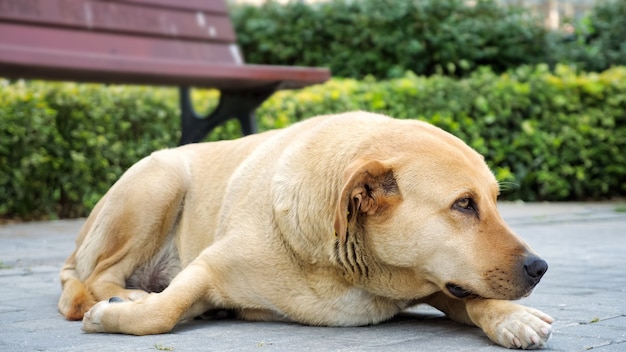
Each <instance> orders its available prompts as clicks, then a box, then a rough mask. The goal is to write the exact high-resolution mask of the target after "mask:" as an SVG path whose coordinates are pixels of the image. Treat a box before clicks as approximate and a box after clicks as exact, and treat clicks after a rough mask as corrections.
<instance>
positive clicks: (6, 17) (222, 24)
mask: <svg viewBox="0 0 626 352" xmlns="http://www.w3.org/2000/svg"><path fill="white" fill-rule="evenodd" d="M2 1H18V0H2ZM19 1H23V0H19ZM152 1H155V0H152ZM144 2H145V3H148V2H150V1H147V0H145V1H144ZM144 2H141V1H131V2H128V1H126V2H121V1H118V2H112V1H92V0H28V1H26V2H22V3H20V4H12V3H7V4H3V3H2V6H0V21H11V22H16V23H30V24H36V25H40V26H65V27H72V28H76V29H83V30H85V31H90V32H93V31H111V32H121V33H130V34H135V35H151V36H162V37H180V38H188V39H196V40H204V41H223V42H235V41H236V36H235V32H234V30H233V27H232V25H231V23H230V18H229V17H228V14H221V15H219V14H205V13H203V12H200V11H191V10H184V9H183V10H172V9H163V8H154V7H149V6H146V4H145V3H144ZM169 3H177V2H176V1H171V0H170V1H169ZM204 3H210V4H220V3H221V2H211V1H208V2H204Z"/></svg>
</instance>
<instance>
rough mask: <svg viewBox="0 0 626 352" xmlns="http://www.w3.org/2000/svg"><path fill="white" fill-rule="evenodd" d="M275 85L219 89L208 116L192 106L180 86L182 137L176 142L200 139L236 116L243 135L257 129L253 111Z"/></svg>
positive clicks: (187, 94) (183, 88)
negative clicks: (218, 96) (217, 96)
mask: <svg viewBox="0 0 626 352" xmlns="http://www.w3.org/2000/svg"><path fill="white" fill-rule="evenodd" d="M276 88H277V85H272V86H270V87H263V88H258V89H250V90H243V91H242V90H238V91H229V90H222V91H221V92H220V101H219V103H218V104H217V107H216V108H215V110H213V112H211V113H210V114H209V115H208V116H206V117H204V116H200V115H198V113H197V112H196V111H195V109H194V108H193V104H192V102H191V92H190V89H189V87H181V88H180V112H181V119H182V136H181V138H180V145H183V144H188V143H197V142H200V141H202V140H203V139H204V138H205V137H206V136H207V135H208V134H209V132H211V130H212V129H213V128H215V127H216V126H218V125H220V124H222V123H224V122H226V121H227V120H230V119H232V118H236V119H237V120H239V123H240V125H241V131H242V133H243V134H244V135H248V134H252V133H255V132H256V131H257V127H256V119H255V116H254V111H255V110H256V109H257V108H258V107H259V106H260V105H261V104H262V103H263V102H264V101H265V100H266V99H267V98H269V97H270V96H271V95H272V94H273V93H274V91H275V90H276Z"/></svg>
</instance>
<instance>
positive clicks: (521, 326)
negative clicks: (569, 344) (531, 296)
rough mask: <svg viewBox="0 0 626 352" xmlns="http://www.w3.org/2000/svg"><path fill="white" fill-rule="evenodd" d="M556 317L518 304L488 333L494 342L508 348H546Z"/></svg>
mask: <svg viewBox="0 0 626 352" xmlns="http://www.w3.org/2000/svg"><path fill="white" fill-rule="evenodd" d="M553 321H554V319H552V317H550V316H549V315H547V314H545V313H542V312H540V311H538V310H536V309H532V308H528V307H523V306H517V309H515V310H514V311H512V312H510V313H509V314H507V315H506V316H504V317H503V319H502V320H500V321H498V322H496V324H495V326H494V328H493V330H492V331H491V333H489V332H487V334H488V335H492V334H493V335H494V336H489V337H490V338H491V339H492V340H493V341H494V342H496V343H498V344H500V345H502V346H504V347H507V348H523V349H525V350H526V349H528V350H530V349H537V348H544V347H546V344H547V342H548V340H549V339H550V337H551V335H552V326H551V325H550V324H552V322H553Z"/></svg>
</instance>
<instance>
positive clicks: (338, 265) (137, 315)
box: [59, 112, 553, 348]
mask: <svg viewBox="0 0 626 352" xmlns="http://www.w3.org/2000/svg"><path fill="white" fill-rule="evenodd" d="M497 196H498V183H497V182H496V180H495V178H494V176H493V175H492V173H491V172H490V170H489V169H488V167H487V166H486V164H485V162H484V160H483V158H482V156H480V155H479V154H478V153H476V152H475V151H474V150H472V149H471V148H469V147H468V146H467V145H466V144H464V143H463V142H462V141H461V140H459V139H458V138H456V137H454V136H452V135H451V134H448V133H446V132H444V131H443V130H441V129H438V128H436V127H434V126H431V125H429V124H427V123H423V122H419V121H410V120H395V119H391V118H389V117H386V116H381V115H376V114H370V113H365V112H353V113H346V114H341V115H329V116H322V117H317V118H312V119H310V120H307V121H304V122H301V123H298V124H295V125H293V126H291V127H289V128H286V129H283V130H276V131H271V132H266V133H262V134H257V135H252V136H248V137H245V138H241V139H239V140H234V141H222V142H215V143H201V144H193V145H188V146H183V147H179V148H175V149H169V150H163V151H159V152H156V153H154V154H152V155H151V156H149V157H147V158H145V159H143V160H141V161H140V162H138V163H137V164H135V165H134V166H133V167H131V168H130V169H129V170H128V171H127V172H126V173H125V174H124V175H123V176H122V177H121V178H120V180H119V181H118V182H117V183H116V184H115V185H114V186H113V187H112V188H111V189H110V190H109V191H108V192H107V194H106V195H105V196H104V197H103V198H102V200H100V202H99V203H98V204H97V206H96V207H95V209H94V210H93V212H92V213H91V215H90V216H89V218H88V219H87V221H86V223H85V225H84V226H83V228H82V230H81V232H80V234H79V236H78V239H77V248H76V250H75V252H74V253H73V254H72V255H71V256H70V257H69V258H68V259H67V261H66V263H65V266H64V267H63V269H62V271H61V281H62V285H63V293H62V295H61V298H60V300H59V310H60V311H61V313H63V314H64V315H65V317H66V318H67V319H71V320H79V319H83V329H84V330H85V331H87V332H117V333H125V334H135V335H144V334H158V333H164V332H167V331H169V330H171V329H172V328H173V327H174V325H176V324H177V323H178V322H181V321H183V320H186V319H189V318H192V317H194V316H197V315H200V314H202V313H203V312H205V311H208V310H212V309H227V310H233V311H235V312H236V314H237V315H238V316H239V317H241V318H242V319H250V320H288V321H295V322H300V323H302V324H310V325H326V326H356V325H366V324H376V323H378V322H381V321H384V320H386V319H389V318H391V317H393V316H394V315H396V314H398V313H399V312H400V311H402V310H403V309H405V308H407V307H411V306H413V305H416V304H419V303H427V304H430V305H432V306H434V307H436V308H437V309H440V310H441V311H443V312H445V313H446V314H447V315H448V316H449V317H450V318H452V319H454V320H456V321H459V322H462V323H466V324H472V325H477V326H479V327H480V328H482V329H483V331H484V332H485V333H486V334H487V336H489V338H490V339H491V340H493V341H494V342H496V343H498V344H500V345H502V346H505V347H518V348H540V347H543V346H545V344H546V342H547V340H548V338H549V337H550V334H551V325H550V324H551V323H552V321H553V320H552V318H550V317H549V316H547V315H546V314H544V313H542V312H539V311H537V310H535V309H531V308H527V307H524V306H521V305H518V304H515V303H512V302H510V301H509V300H515V299H519V298H521V297H524V296H527V295H529V294H530V292H531V291H532V290H533V288H534V287H535V285H536V284H537V283H538V282H539V280H540V279H541V277H542V275H543V274H544V273H545V271H546V270H547V264H546V262H545V261H543V260H542V259H541V258H539V257H538V256H537V255H536V254H535V253H534V252H533V251H532V250H531V249H530V247H529V246H528V245H527V244H526V243H525V242H524V241H523V240H521V239H520V238H518V237H517V236H516V235H515V234H514V233H513V231H512V230H511V229H510V228H509V227H508V226H507V225H506V224H505V222H504V221H503V220H502V218H501V217H500V215H499V213H498V211H497V209H496V198H497ZM148 292H150V293H148ZM97 301H101V302H99V303H97V304H96V302H97Z"/></svg>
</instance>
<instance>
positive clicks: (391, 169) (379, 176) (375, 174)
mask: <svg viewBox="0 0 626 352" xmlns="http://www.w3.org/2000/svg"><path fill="white" fill-rule="evenodd" d="M383 137H385V136H384V134H383ZM387 137H389V138H387V139H385V140H382V141H378V142H377V143H376V145H375V146H374V147H372V148H370V149H368V150H367V151H366V152H363V153H361V155H360V157H359V158H358V159H357V160H354V161H353V162H352V163H351V164H350V165H349V166H348V168H347V169H346V171H345V183H344V185H343V188H342V191H341V195H340V199H339V201H338V202H337V204H338V205H337V209H336V213H335V223H334V227H335V231H336V235H337V243H338V244H337V249H336V253H337V257H338V258H339V259H338V260H339V261H340V262H342V263H343V265H344V266H345V267H347V268H349V269H350V270H351V271H353V272H355V273H357V274H359V275H361V276H362V277H363V276H365V277H366V279H368V280H369V281H368V280H366V282H369V284H371V285H373V286H377V288H375V289H376V290H380V291H381V293H383V291H384V293H388V294H389V295H391V296H395V297H397V298H401V297H404V298H411V297H410V296H411V295H412V294H414V295H415V296H416V297H417V296H419V295H421V294H424V293H428V292H434V291H438V290H441V291H444V292H445V293H446V294H447V295H449V296H451V297H456V298H465V297H471V296H479V297H485V298H496V299H518V298H520V297H523V296H526V295H528V294H530V292H531V291H532V289H533V288H534V287H535V285H536V284H537V283H538V282H539V280H540V279H541V277H542V276H543V274H544V273H545V272H546V270H547V264H546V262H545V261H544V260H542V259H541V258H539V257H538V256H537V255H536V254H535V253H534V252H533V251H532V249H530V247H529V246H528V245H527V244H526V243H525V242H524V241H523V240H521V239H520V238H519V237H517V236H516V235H515V233H514V232H513V231H512V230H511V228H509V226H507V224H506V223H505V222H504V221H503V219H502V218H501V216H500V214H499V213H498V209H497V206H496V198H497V196H498V194H499V187H498V183H497V181H496V179H495V177H494V176H493V174H492V173H491V171H490V170H489V168H488V167H487V165H486V164H485V162H484V160H483V157H482V156H481V155H479V154H478V153H476V152H475V151H474V150H473V149H471V148H470V147H468V146H467V145H466V144H464V143H463V142H462V141H461V140H459V139H458V138H456V137H454V136H452V135H450V134H448V133H446V132H444V131H442V130H439V129H437V128H435V127H432V126H430V125H426V124H420V123H417V124H408V125H407V126H406V129H403V131H396V132H395V133H394V134H393V135H390V136H387ZM376 275H379V277H375V276H376ZM368 277H369V278H368ZM382 286H385V287H382ZM424 290H426V291H427V292H426V291H424Z"/></svg>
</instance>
